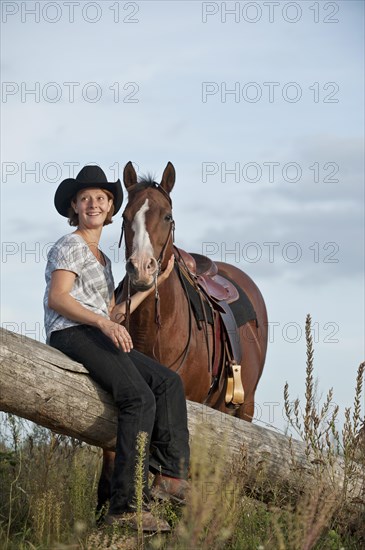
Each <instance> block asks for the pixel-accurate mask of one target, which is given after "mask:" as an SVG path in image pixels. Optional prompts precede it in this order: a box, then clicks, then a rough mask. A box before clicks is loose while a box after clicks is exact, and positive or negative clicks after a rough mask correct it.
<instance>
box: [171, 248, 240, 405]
mask: <svg viewBox="0 0 365 550" xmlns="http://www.w3.org/2000/svg"><path fill="white" fill-rule="evenodd" d="M175 249H176V257H177V260H178V262H179V263H180V265H183V266H184V267H185V269H186V270H187V271H188V273H189V275H190V277H191V278H192V279H193V280H194V281H195V282H196V284H197V286H198V288H199V289H200V291H201V292H202V293H203V295H204V296H205V297H206V299H207V300H208V301H209V303H210V304H211V305H212V307H213V309H214V310H215V311H216V312H217V313H216V317H218V322H217V323H216V328H215V331H214V349H215V353H214V359H213V366H212V374H213V376H215V377H217V376H218V370H219V366H220V365H219V357H220V351H221V346H222V338H221V333H222V332H223V331H221V323H222V324H223V326H224V328H225V330H224V346H225V352H226V353H225V356H226V358H227V361H226V367H227V389H226V397H225V401H226V405H227V406H233V407H234V408H237V407H239V406H240V405H242V404H243V402H244V390H243V386H242V380H241V361H242V353H241V348H240V346H239V341H240V338H239V332H238V327H237V323H236V320H235V318H234V315H233V313H232V310H231V308H230V307H229V304H231V303H233V302H235V301H236V300H238V298H239V292H238V290H237V288H236V287H235V286H234V285H233V284H232V283H231V281H229V280H228V279H226V278H224V277H222V276H221V275H219V274H218V266H217V264H216V263H215V262H213V261H212V260H211V259H210V258H208V257H206V256H203V255H202V254H195V253H188V252H186V251H185V250H182V249H181V248H177V247H176V246H175Z"/></svg>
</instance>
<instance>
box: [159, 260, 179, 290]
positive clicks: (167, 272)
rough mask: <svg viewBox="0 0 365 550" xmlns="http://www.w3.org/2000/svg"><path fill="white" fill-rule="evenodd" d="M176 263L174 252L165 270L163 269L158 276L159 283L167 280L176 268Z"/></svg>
mask: <svg viewBox="0 0 365 550" xmlns="http://www.w3.org/2000/svg"><path fill="white" fill-rule="evenodd" d="M174 263H175V256H174V255H173V254H172V255H171V258H170V259H169V261H168V264H167V266H166V269H165V271H163V272H162V273H161V275H159V276H158V277H157V284H158V285H159V284H160V283H163V282H164V281H166V279H167V277H168V276H169V275H170V273H171V271H172V270H173V269H174Z"/></svg>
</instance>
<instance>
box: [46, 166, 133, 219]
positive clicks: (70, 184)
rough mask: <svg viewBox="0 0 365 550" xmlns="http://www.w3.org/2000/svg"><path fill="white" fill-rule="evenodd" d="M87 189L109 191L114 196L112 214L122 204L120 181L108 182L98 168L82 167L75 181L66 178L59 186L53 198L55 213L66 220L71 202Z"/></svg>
mask: <svg viewBox="0 0 365 550" xmlns="http://www.w3.org/2000/svg"><path fill="white" fill-rule="evenodd" d="M88 187H96V188H97V189H106V190H107V191H110V192H111V193H112V194H113V196H114V214H116V213H117V212H118V210H119V209H120V207H121V206H122V202H123V190H122V184H121V183H120V180H119V179H118V180H117V181H116V182H108V180H107V179H106V175H105V174H104V172H103V170H102V169H101V168H100V166H94V165H91V166H84V167H83V169H82V170H81V171H80V172H79V173H78V174H77V176H76V179H74V178H67V179H65V180H63V181H62V182H61V183H60V184H59V186H58V188H57V191H56V193H55V196H54V205H55V207H56V210H57V212H59V214H61V216H65V217H66V218H68V209H69V208H70V206H71V200H72V199H73V197H74V196H75V195H76V194H77V193H78V192H79V191H81V189H87V188H88ZM114 214H113V215H114Z"/></svg>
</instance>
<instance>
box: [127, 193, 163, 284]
mask: <svg viewBox="0 0 365 550" xmlns="http://www.w3.org/2000/svg"><path fill="white" fill-rule="evenodd" d="M148 208H149V204H148V199H146V200H145V202H144V203H143V205H142V206H141V208H140V209H139V210H138V212H137V213H136V214H135V216H134V219H133V222H132V230H133V232H134V236H133V243H132V255H131V257H130V258H129V260H128V262H130V263H129V266H130V268H131V269H128V272H129V277H130V279H131V283H132V285H133V286H134V287H139V288H141V289H142V288H144V289H145V288H150V287H151V286H152V285H153V283H154V281H155V277H156V275H157V268H158V266H157V261H156V260H155V258H154V256H153V247H152V244H151V239H150V236H149V234H148V231H147V227H146V212H147V211H148ZM132 266H133V267H132Z"/></svg>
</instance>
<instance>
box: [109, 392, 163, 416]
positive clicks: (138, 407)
mask: <svg viewBox="0 0 365 550" xmlns="http://www.w3.org/2000/svg"><path fill="white" fill-rule="evenodd" d="M114 401H115V403H116V404H117V406H118V408H120V409H124V410H126V409H128V410H130V411H142V412H143V414H146V415H151V416H152V417H154V415H155V413H156V399H155V396H154V395H153V392H152V391H151V389H150V388H149V387H148V386H147V384H146V385H141V386H140V387H138V388H133V389H129V390H128V391H127V392H126V391H125V388H119V391H118V389H117V391H116V392H115V395H114Z"/></svg>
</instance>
